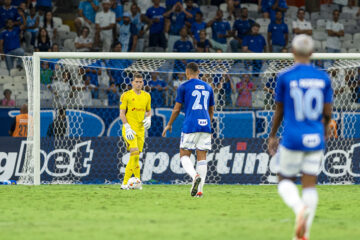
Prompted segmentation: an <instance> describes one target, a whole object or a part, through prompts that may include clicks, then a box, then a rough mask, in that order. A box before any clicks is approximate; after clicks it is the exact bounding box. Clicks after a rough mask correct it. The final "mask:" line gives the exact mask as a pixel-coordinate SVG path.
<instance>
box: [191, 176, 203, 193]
mask: <svg viewBox="0 0 360 240" xmlns="http://www.w3.org/2000/svg"><path fill="white" fill-rule="evenodd" d="M200 183H201V177H200V175H199V174H196V176H195V178H194V180H193V184H192V186H191V191H190V194H191V196H192V197H195V195H196V194H197V192H198V189H199V186H200Z"/></svg>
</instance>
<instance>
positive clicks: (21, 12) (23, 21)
mask: <svg viewBox="0 0 360 240" xmlns="http://www.w3.org/2000/svg"><path fill="white" fill-rule="evenodd" d="M17 11H18V14H19V16H20V25H25V26H26V17H27V16H26V13H25V11H24V9H22V8H20V7H18V8H17Z"/></svg>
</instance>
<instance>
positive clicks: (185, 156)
mask: <svg viewBox="0 0 360 240" xmlns="http://www.w3.org/2000/svg"><path fill="white" fill-rule="evenodd" d="M190 156H191V150H187V149H184V148H180V160H181V164H182V166H183V168H184V170H185V172H186V173H187V174H189V176H190V177H191V178H192V180H193V181H192V185H191V189H190V195H191V196H192V197H194V196H195V195H196V194H197V192H198V188H199V186H200V183H201V178H200V175H199V174H198V173H197V172H196V171H195V168H194V165H193V163H192V162H191V160H190Z"/></svg>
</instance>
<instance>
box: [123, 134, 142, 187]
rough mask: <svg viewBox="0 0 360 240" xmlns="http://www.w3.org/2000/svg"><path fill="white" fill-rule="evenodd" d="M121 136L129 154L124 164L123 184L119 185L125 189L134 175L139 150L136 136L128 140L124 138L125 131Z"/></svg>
mask: <svg viewBox="0 0 360 240" xmlns="http://www.w3.org/2000/svg"><path fill="white" fill-rule="evenodd" d="M123 136H124V140H125V142H126V145H127V149H128V151H129V152H130V158H129V161H128V163H127V164H126V168H125V175H124V179H123V183H122V185H121V188H123V189H126V188H127V184H128V181H129V179H130V178H131V176H132V175H133V174H134V166H135V165H136V160H137V161H138V160H139V148H138V145H137V136H136V135H135V136H134V139H132V140H129V139H127V138H126V135H125V130H124V129H123Z"/></svg>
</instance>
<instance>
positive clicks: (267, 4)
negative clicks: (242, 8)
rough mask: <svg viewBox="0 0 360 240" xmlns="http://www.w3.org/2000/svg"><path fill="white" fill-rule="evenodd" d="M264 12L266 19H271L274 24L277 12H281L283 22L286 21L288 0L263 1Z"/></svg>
mask: <svg viewBox="0 0 360 240" xmlns="http://www.w3.org/2000/svg"><path fill="white" fill-rule="evenodd" d="M261 5H262V11H263V13H264V18H270V20H271V21H272V22H273V21H275V20H276V12H279V11H280V12H281V13H283V14H282V20H284V15H285V12H286V10H287V9H288V6H287V4H286V0H262V1H261Z"/></svg>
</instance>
